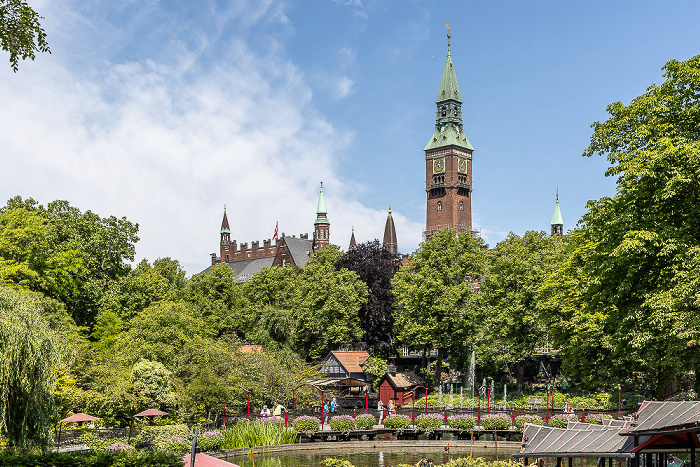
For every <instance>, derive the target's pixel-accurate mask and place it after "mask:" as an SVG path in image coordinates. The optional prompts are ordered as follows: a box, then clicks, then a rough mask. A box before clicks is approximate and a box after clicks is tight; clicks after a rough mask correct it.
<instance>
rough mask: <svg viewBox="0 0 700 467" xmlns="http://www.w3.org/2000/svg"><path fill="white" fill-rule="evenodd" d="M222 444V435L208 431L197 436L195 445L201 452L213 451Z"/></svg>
mask: <svg viewBox="0 0 700 467" xmlns="http://www.w3.org/2000/svg"><path fill="white" fill-rule="evenodd" d="M222 444H224V435H223V434H221V432H220V431H219V430H209V431H205V432H204V433H202V434H200V435H199V436H197V445H198V446H199V447H200V448H201V449H202V451H215V450H217V449H221V445H222Z"/></svg>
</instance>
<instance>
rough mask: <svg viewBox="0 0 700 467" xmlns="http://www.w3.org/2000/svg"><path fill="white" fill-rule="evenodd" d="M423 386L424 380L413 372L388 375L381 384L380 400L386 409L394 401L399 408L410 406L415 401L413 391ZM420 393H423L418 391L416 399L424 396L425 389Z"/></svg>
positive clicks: (383, 377)
mask: <svg viewBox="0 0 700 467" xmlns="http://www.w3.org/2000/svg"><path fill="white" fill-rule="evenodd" d="M422 384H423V380H421V379H420V378H419V377H418V376H416V374H415V373H413V372H412V371H406V372H404V373H387V374H385V375H384V376H382V379H381V380H380V382H379V399H380V400H381V401H382V404H384V407H386V406H387V405H389V401H390V400H393V401H394V404H396V405H397V406H399V405H404V404H409V403H410V402H411V400H412V399H413V389H414V388H416V387H417V386H421V385H422ZM419 391H422V392H418V391H417V393H416V398H418V397H420V396H421V395H424V392H425V391H424V390H423V389H420V390H419Z"/></svg>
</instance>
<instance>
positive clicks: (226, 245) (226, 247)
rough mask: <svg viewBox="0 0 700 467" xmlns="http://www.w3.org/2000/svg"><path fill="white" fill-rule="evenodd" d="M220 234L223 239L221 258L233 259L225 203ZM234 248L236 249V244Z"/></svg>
mask: <svg viewBox="0 0 700 467" xmlns="http://www.w3.org/2000/svg"><path fill="white" fill-rule="evenodd" d="M219 234H220V235H221V241H220V242H219V254H220V256H219V260H220V261H221V262H224V263H228V262H229V261H230V259H231V256H230V252H231V228H230V227H229V225H228V217H227V216H226V205H224V218H223V220H222V221H221V230H220V231H219ZM234 243H235V242H234ZM233 249H234V250H235V249H236V247H235V245H234V247H233Z"/></svg>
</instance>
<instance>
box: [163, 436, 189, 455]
mask: <svg viewBox="0 0 700 467" xmlns="http://www.w3.org/2000/svg"><path fill="white" fill-rule="evenodd" d="M158 449H160V450H161V451H165V452H172V453H174V454H182V455H184V454H186V453H188V452H190V450H191V449H192V441H190V440H189V439H187V438H183V437H181V436H173V437H172V438H167V439H165V440H163V441H162V442H161V443H160V444H159V445H158Z"/></svg>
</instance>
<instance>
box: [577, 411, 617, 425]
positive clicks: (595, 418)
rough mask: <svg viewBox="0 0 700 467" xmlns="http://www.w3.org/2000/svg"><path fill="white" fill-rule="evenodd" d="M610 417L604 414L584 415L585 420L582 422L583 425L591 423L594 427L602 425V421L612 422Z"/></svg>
mask: <svg viewBox="0 0 700 467" xmlns="http://www.w3.org/2000/svg"><path fill="white" fill-rule="evenodd" d="M612 418H613V417H612V415H609V414H606V413H592V414H590V415H589V414H586V415H585V418H584V419H583V421H584V422H585V423H591V424H594V425H602V424H603V420H612Z"/></svg>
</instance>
